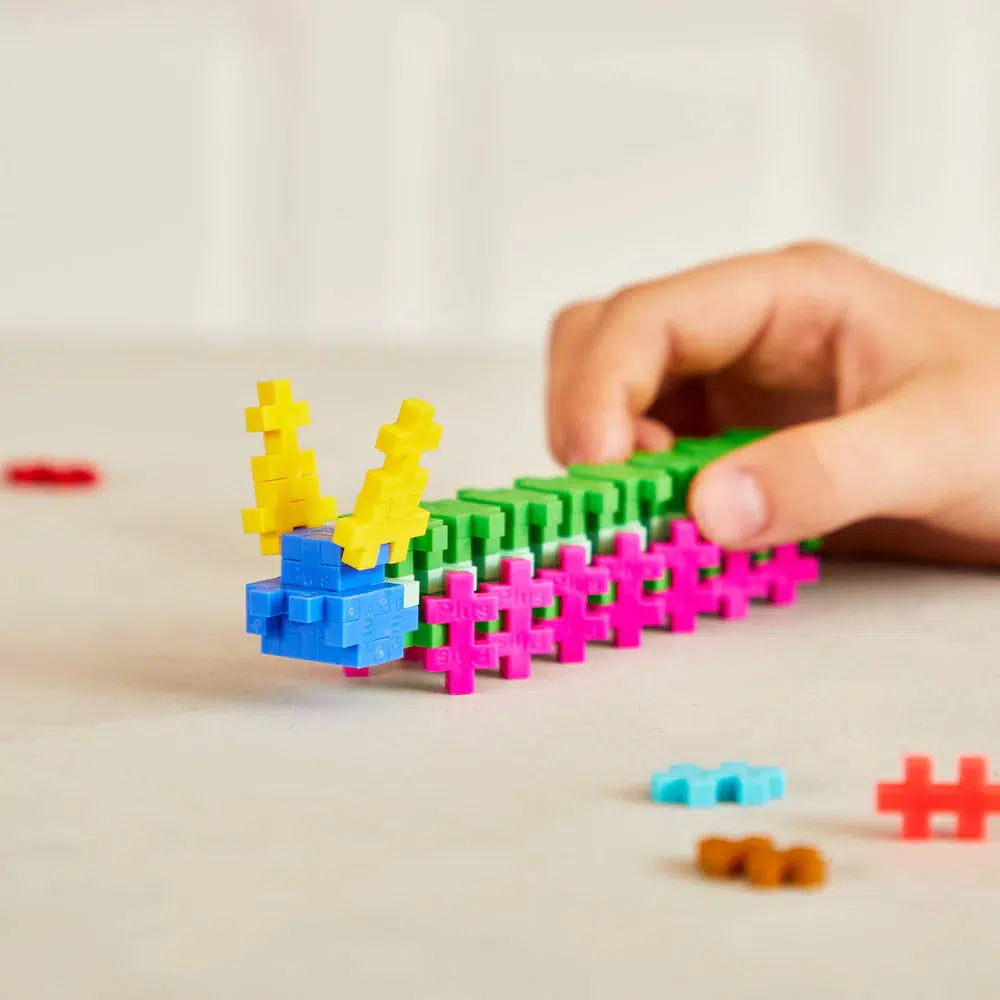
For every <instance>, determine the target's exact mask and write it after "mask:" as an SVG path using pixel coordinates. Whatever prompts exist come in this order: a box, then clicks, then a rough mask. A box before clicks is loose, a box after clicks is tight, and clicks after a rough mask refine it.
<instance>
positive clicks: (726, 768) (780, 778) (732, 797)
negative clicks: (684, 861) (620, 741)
mask: <svg viewBox="0 0 1000 1000" xmlns="http://www.w3.org/2000/svg"><path fill="white" fill-rule="evenodd" d="M649 796H650V798H651V799H652V800H653V801H654V802H668V803H676V804H678V805H686V806H690V807H691V808H692V809H708V808H711V807H712V806H714V805H717V804H718V803H719V802H736V803H738V804H739V805H742V806H761V805H764V804H765V803H767V802H771V801H772V800H774V799H782V798H784V797H785V772H784V771H783V770H782V769H781V768H780V767H751V766H750V765H749V764H746V763H744V762H743V761H727V762H726V763H724V764H722V765H721V766H720V767H709V768H704V767H699V766H698V765H697V764H674V765H672V766H671V767H670V768H668V769H667V770H666V771H657V772H656V773H655V774H654V775H653V777H652V778H651V779H650V784H649Z"/></svg>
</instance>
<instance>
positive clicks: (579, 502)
mask: <svg viewBox="0 0 1000 1000" xmlns="http://www.w3.org/2000/svg"><path fill="white" fill-rule="evenodd" d="M514 483H515V485H516V486H517V487H518V488H519V489H522V490H538V491H539V492H542V493H547V494H549V495H550V496H556V497H559V499H560V501H561V502H562V508H563V509H562V520H561V521H560V522H559V526H558V533H559V535H560V536H561V537H562V538H564V539H568V538H572V537H573V536H577V535H595V534H597V533H598V532H599V531H601V530H603V529H605V528H610V527H612V526H613V524H614V518H615V512H616V511H617V509H618V490H617V489H616V488H615V485H614V483H607V482H604V481H603V480H600V479H575V478H574V477H572V476H554V477H553V478H551V479H537V478H532V477H530V476H523V477H522V478H520V479H516V480H515V481H514Z"/></svg>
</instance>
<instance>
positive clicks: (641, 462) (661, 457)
mask: <svg viewBox="0 0 1000 1000" xmlns="http://www.w3.org/2000/svg"><path fill="white" fill-rule="evenodd" d="M628 464H629V465H632V466H635V467H636V468H639V469H657V470H658V471H660V472H662V473H663V474H664V475H666V476H667V477H668V478H669V479H670V487H671V489H670V502H669V511H670V512H672V513H685V512H686V511H687V496H688V490H689V489H690V488H691V481H692V480H693V479H694V477H695V475H696V474H697V472H698V470H699V469H700V468H701V465H700V463H699V462H698V461H697V460H696V459H695V458H693V457H692V456H690V455H680V454H678V453H677V452H675V451H673V450H669V451H637V452H636V453H635V454H634V455H633V456H632V457H631V458H630V459H629V460H628Z"/></svg>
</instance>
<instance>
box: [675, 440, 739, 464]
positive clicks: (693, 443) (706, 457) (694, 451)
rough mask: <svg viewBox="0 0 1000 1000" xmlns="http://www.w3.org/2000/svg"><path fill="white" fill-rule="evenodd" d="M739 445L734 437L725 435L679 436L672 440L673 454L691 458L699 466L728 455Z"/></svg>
mask: <svg viewBox="0 0 1000 1000" xmlns="http://www.w3.org/2000/svg"><path fill="white" fill-rule="evenodd" d="M738 447H739V445H738V443H737V440H736V439H735V438H725V437H701V438H696V437H679V438H677V440H676V441H674V448H673V450H674V454H675V455H684V456H686V457H688V458H693V459H694V460H695V461H696V462H697V463H698V465H699V467H700V468H704V466H706V465H708V463H709V462H714V461H715V460H716V459H717V458H722V456H723V455H728V454H729V452H731V451H733V449H735V448H738Z"/></svg>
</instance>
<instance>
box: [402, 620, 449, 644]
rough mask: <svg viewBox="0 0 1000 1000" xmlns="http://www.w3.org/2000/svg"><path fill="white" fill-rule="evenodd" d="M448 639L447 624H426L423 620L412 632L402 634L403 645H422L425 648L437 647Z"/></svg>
mask: <svg viewBox="0 0 1000 1000" xmlns="http://www.w3.org/2000/svg"><path fill="white" fill-rule="evenodd" d="M447 641H448V626H447V625H428V624H427V622H423V623H422V624H421V625H420V627H419V628H417V629H416V631H414V632H407V633H406V635H404V636H403V646H404V647H405V646H423V647H424V648H425V649H437V647H438V646H443V645H444V644H445V643H446V642H447Z"/></svg>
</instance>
